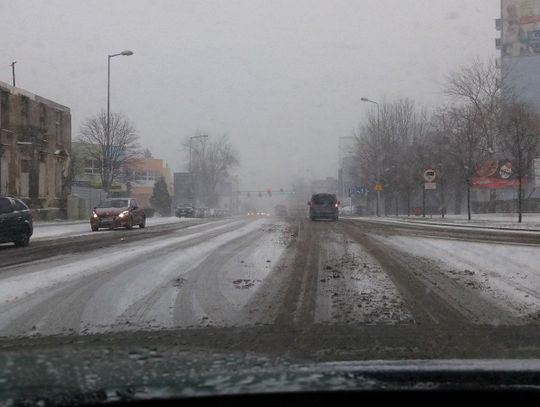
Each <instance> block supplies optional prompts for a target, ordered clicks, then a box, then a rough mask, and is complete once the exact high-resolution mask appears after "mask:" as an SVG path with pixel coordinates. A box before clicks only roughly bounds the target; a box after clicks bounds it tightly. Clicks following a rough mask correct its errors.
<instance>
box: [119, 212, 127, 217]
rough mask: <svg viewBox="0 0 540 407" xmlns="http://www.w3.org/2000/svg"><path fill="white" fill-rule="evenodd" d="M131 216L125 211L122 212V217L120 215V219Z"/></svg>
mask: <svg viewBox="0 0 540 407" xmlns="http://www.w3.org/2000/svg"><path fill="white" fill-rule="evenodd" d="M128 215H129V211H124V212H122V213H121V214H120V215H118V216H119V217H120V218H123V217H125V216H128Z"/></svg>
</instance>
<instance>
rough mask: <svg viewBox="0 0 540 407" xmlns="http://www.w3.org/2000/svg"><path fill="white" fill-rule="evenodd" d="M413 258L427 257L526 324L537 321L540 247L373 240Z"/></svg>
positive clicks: (539, 313) (397, 238) (399, 238)
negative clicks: (414, 256)
mask: <svg viewBox="0 0 540 407" xmlns="http://www.w3.org/2000/svg"><path fill="white" fill-rule="evenodd" d="M376 239H380V240H383V241H384V242H385V244H387V243H390V244H391V245H393V246H395V247H396V249H399V250H402V251H405V252H407V253H411V254H413V255H416V256H421V257H428V258H430V259H433V260H435V261H436V262H437V263H438V264H440V266H441V270H443V272H444V273H446V274H447V275H448V276H449V277H450V278H452V279H454V280H455V281H457V282H458V283H460V284H461V285H463V286H464V287H465V288H467V289H471V290H475V291H477V292H479V293H480V294H481V295H483V296H485V297H487V298H489V299H492V300H494V301H495V302H496V303H497V304H499V305H501V306H502V307H503V308H505V309H508V311H509V312H510V313H512V314H513V315H516V316H518V317H521V318H524V319H526V320H529V321H530V320H533V321H536V320H540V247H538V246H527V245H515V244H493V243H476V242H465V241H459V240H444V239H430V238H421V237H405V236H393V237H384V238H383V237H376Z"/></svg>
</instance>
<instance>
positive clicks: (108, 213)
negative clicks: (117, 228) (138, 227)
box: [94, 207, 128, 216]
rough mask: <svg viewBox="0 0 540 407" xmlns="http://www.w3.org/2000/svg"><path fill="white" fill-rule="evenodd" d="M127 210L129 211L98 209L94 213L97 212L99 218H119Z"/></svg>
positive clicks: (122, 209)
mask: <svg viewBox="0 0 540 407" xmlns="http://www.w3.org/2000/svg"><path fill="white" fill-rule="evenodd" d="M127 210H128V208H127V207H126V208H96V209H94V212H96V213H97V214H98V216H117V215H120V214H121V213H122V212H124V211H127Z"/></svg>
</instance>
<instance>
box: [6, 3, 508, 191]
mask: <svg viewBox="0 0 540 407" xmlns="http://www.w3.org/2000/svg"><path fill="white" fill-rule="evenodd" d="M499 14H500V2H499V0H474V1H472V0H454V1H453V0H341V1H339V0H331V1H330V0H328V1H322V0H321V1H316V0H303V1H297V0H280V1H273V0H241V1H240V0H238V1H232V0H230V1H225V0H223V1H202V0H199V1H185V0H171V1H153V0H152V1H136V0H129V1H128V0H124V1H111V0H107V1H102V0H99V1H98V0H96V1H91V0H84V1H83V0H81V1H78V0H65V1H60V0H43V1H27V0H17V1H15V0H0V36H1V37H0V38H1V44H2V47H1V52H0V80H2V81H4V82H8V83H11V68H10V66H9V64H10V63H11V61H17V64H16V75H17V86H19V87H21V88H24V89H26V90H28V91H30V92H33V93H36V94H39V95H41V96H44V97H46V98H49V99H52V100H54V101H56V102H59V103H62V104H64V105H67V106H69V107H70V108H71V113H72V124H73V138H76V136H77V134H78V131H79V128H80V124H81V122H82V121H83V120H84V119H85V118H86V117H88V116H90V115H92V114H94V113H96V112H98V111H99V110H101V109H104V108H105V106H106V83H107V82H106V79H107V55H108V54H113V53H116V52H120V51H122V50H125V49H131V50H133V51H134V53H135V54H134V55H133V56H130V57H117V58H114V59H113V60H112V67H111V71H112V74H111V109H112V110H115V111H121V112H123V113H125V114H126V115H127V116H128V117H129V118H131V120H132V121H133V122H134V123H135V125H136V127H137V129H138V132H139V134H140V137H141V141H142V144H143V145H144V146H145V147H148V148H150V150H151V151H152V152H153V154H154V156H155V157H157V158H163V159H165V160H166V161H167V162H168V163H169V165H170V166H171V168H172V169H173V170H182V169H185V168H186V163H185V157H184V156H183V155H182V153H181V152H180V149H181V143H182V140H183V139H185V138H186V137H189V136H192V135H195V134H197V133H200V132H204V133H207V134H209V135H210V136H218V135H221V134H224V133H227V134H229V136H230V139H231V141H232V142H233V144H234V145H235V146H236V147H237V149H238V150H239V152H240V158H241V167H240V168H239V169H238V170H237V173H238V174H239V175H240V180H241V184H242V187H243V188H249V189H266V188H268V187H270V188H274V189H278V188H280V187H282V186H283V187H287V185H288V182H290V180H291V178H293V177H294V176H297V175H300V176H309V177H312V178H316V177H326V176H334V177H337V161H338V157H337V154H338V148H337V145H338V138H339V137H340V136H348V135H351V133H352V129H353V128H354V127H355V126H356V125H357V124H358V123H359V122H360V121H361V120H362V118H363V117H364V115H365V114H366V112H367V111H368V110H369V109H370V108H372V105H370V104H366V103H362V102H361V101H360V98H361V97H363V96H365V97H369V98H371V99H374V100H378V101H382V100H385V99H386V100H392V99H393V98H397V97H400V96H404V97H405V96H406V97H409V98H411V99H414V100H416V101H417V102H418V103H420V104H422V105H424V106H426V107H428V108H432V107H433V106H434V105H436V104H437V103H440V102H441V101H443V96H442V95H441V87H442V85H443V83H444V79H445V75H447V74H448V72H450V71H451V70H455V69H458V68H459V67H460V66H461V65H463V64H467V62H468V61H469V60H470V59H471V58H472V57H474V56H479V57H481V58H489V57H492V56H496V55H497V53H496V50H495V47H494V45H495V42H494V38H495V37H496V36H497V34H498V33H497V32H496V31H495V29H494V19H495V18H497V17H499Z"/></svg>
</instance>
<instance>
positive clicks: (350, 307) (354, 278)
mask: <svg viewBox="0 0 540 407" xmlns="http://www.w3.org/2000/svg"><path fill="white" fill-rule="evenodd" d="M322 240H323V241H325V242H326V244H325V245H324V246H323V248H322V250H321V254H322V257H321V259H320V266H319V284H318V287H319V288H318V300H317V311H316V313H315V315H316V320H317V322H342V323H368V324H375V323H377V324H391V323H408V322H411V321H412V320H413V318H412V316H411V314H410V313H409V312H408V311H407V308H406V307H405V305H404V303H403V299H402V297H401V295H400V294H399V292H398V290H397V288H396V287H395V286H394V284H393V283H392V281H391V280H390V278H389V277H388V276H387V274H386V273H385V272H384V271H383V269H382V267H381V265H380V264H379V263H378V262H377V260H375V259H374V258H373V257H372V256H371V255H370V254H369V253H368V252H367V251H366V250H365V249H364V248H363V247H362V246H361V245H359V244H357V243H355V242H354V241H351V240H348V239H347V237H346V236H344V235H339V234H336V233H333V232H332V233H330V234H329V235H328V236H325V237H324V238H323V239H322Z"/></svg>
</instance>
